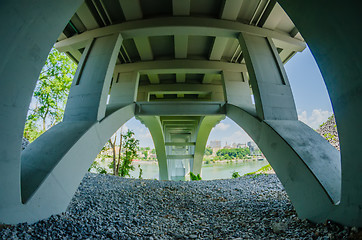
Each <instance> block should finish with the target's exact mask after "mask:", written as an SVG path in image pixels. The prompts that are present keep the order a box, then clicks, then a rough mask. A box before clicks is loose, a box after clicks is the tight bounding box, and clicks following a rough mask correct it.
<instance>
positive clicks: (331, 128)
mask: <svg viewBox="0 0 362 240" xmlns="http://www.w3.org/2000/svg"><path fill="white" fill-rule="evenodd" d="M316 131H317V133H319V134H320V135H321V136H322V137H324V138H325V139H327V141H328V142H329V143H330V144H332V146H333V147H335V148H336V149H337V150H338V151H340V150H339V138H338V131H337V125H336V119H335V118H334V114H333V115H332V116H330V117H329V118H328V120H327V121H326V122H325V123H323V124H322V125H321V126H320V127H319V128H318V129H317V130H316Z"/></svg>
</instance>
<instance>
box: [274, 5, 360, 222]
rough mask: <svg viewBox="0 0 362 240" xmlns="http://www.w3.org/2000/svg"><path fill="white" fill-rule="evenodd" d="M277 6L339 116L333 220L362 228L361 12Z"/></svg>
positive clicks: (348, 7)
mask: <svg viewBox="0 0 362 240" xmlns="http://www.w3.org/2000/svg"><path fill="white" fill-rule="evenodd" d="M278 2H279V3H280V4H281V6H282V7H283V8H284V10H285V11H286V12H287V14H288V15H289V16H290V17H291V19H292V20H293V22H294V23H295V25H296V27H297V28H298V30H299V31H300V32H301V34H302V35H303V38H304V39H305V40H306V41H307V43H308V46H309V48H310V50H311V52H312V53H313V56H314V58H315V60H316V62H317V63H318V67H319V69H320V70H321V73H322V75H323V78H324V82H325V84H326V86H327V89H328V93H329V97H330V99H331V102H332V105H333V110H334V114H335V117H336V123H337V127H338V134H339V141H340V148H341V165H342V197H341V203H340V205H339V206H338V208H337V211H336V212H335V215H334V216H333V217H332V219H333V220H334V221H337V222H339V223H341V224H344V225H350V226H359V227H362V178H361V170H362V161H361V160H360V159H361V155H362V149H361V138H360V136H361V135H362V125H361V118H362V112H361V111H360V108H361V103H362V94H361V92H362V91H361V89H362V81H361V72H362V63H361V56H362V45H361V41H362V35H361V34H360V33H359V31H357V32H356V29H359V28H360V21H361V17H360V8H357V7H353V6H351V5H349V4H333V3H329V2H328V4H325V2H323V1H321V2H319V1H318V2H316V1H313V0H295V1H286V0H278ZM335 16H339V17H335ZM353 33H356V34H353Z"/></svg>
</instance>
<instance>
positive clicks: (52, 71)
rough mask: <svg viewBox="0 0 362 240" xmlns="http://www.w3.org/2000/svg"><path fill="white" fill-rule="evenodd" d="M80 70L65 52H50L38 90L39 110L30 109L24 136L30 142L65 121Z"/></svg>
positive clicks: (37, 108)
mask: <svg viewBox="0 0 362 240" xmlns="http://www.w3.org/2000/svg"><path fill="white" fill-rule="evenodd" d="M76 68H77V66H76V64H75V63H73V62H72V61H71V60H70V59H69V58H68V57H67V55H66V54H65V53H60V52H58V51H57V50H56V49H54V48H53V49H52V50H51V51H50V53H49V56H48V59H47V61H46V62H45V65H44V67H43V69H42V71H41V73H40V76H39V80H38V82H37V85H36V87H35V90H34V94H33V100H35V108H33V109H29V114H28V118H27V122H26V124H25V131H24V136H25V137H26V138H27V139H28V140H29V141H33V140H35V138H37V137H38V136H39V135H40V134H41V133H43V132H44V131H46V130H47V129H48V128H49V127H51V126H53V125H55V124H56V123H58V122H60V121H61V120H62V118H63V115H64V108H65V104H66V100H67V97H68V94H69V89H70V86H71V84H72V79H73V77H74V74H75V70H76ZM39 121H40V122H39ZM39 125H41V127H40V126H39Z"/></svg>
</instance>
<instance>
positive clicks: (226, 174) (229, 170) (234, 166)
mask: <svg viewBox="0 0 362 240" xmlns="http://www.w3.org/2000/svg"><path fill="white" fill-rule="evenodd" d="M133 165H134V166H135V171H131V177H133V178H138V176H139V167H138V165H140V166H141V168H142V170H143V174H142V178H143V179H158V165H157V163H156V162H133ZM266 165H268V162H267V161H266V160H262V161H246V162H243V161H238V162H230V163H226V162H223V163H210V164H203V165H202V170H201V171H202V174H201V176H202V179H203V180H212V179H226V178H231V175H232V174H233V172H234V171H235V172H238V173H239V174H240V175H241V176H242V175H244V174H246V173H250V172H254V171H256V170H258V169H260V168H261V167H264V166H266Z"/></svg>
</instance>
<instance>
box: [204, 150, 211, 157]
mask: <svg viewBox="0 0 362 240" xmlns="http://www.w3.org/2000/svg"><path fill="white" fill-rule="evenodd" d="M205 155H206V156H210V155H212V148H205Z"/></svg>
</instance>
